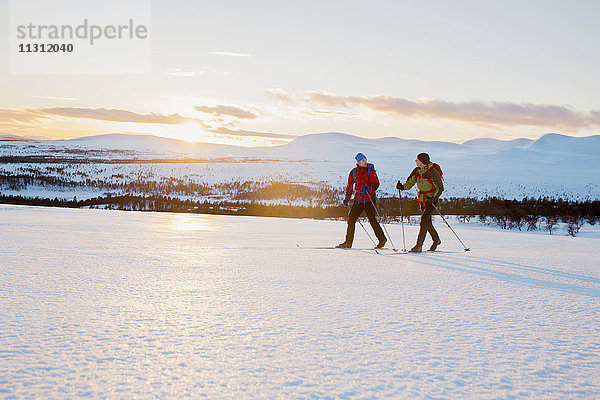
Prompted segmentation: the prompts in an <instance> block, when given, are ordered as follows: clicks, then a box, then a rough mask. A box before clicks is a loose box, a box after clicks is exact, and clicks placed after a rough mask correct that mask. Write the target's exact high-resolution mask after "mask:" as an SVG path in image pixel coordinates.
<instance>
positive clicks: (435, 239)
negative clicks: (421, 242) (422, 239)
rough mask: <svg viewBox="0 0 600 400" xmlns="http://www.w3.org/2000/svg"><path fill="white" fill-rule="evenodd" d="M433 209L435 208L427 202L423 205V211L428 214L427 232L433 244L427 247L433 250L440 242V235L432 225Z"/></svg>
mask: <svg viewBox="0 0 600 400" xmlns="http://www.w3.org/2000/svg"><path fill="white" fill-rule="evenodd" d="M434 211H435V208H433V205H431V204H428V205H427V207H425V212H424V213H427V214H428V218H427V220H428V225H427V232H429V234H430V235H431V239H432V240H433V244H432V245H431V247H430V248H429V250H431V251H434V250H435V249H437V247H438V245H439V244H440V243H441V241H440V235H439V234H438V233H437V231H436V230H435V227H434V226H433V220H432V218H431V216H432V214H433V212H434Z"/></svg>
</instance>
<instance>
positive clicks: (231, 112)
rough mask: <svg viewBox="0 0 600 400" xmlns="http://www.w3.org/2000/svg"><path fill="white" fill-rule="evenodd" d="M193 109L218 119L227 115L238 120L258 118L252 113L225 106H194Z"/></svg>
mask: <svg viewBox="0 0 600 400" xmlns="http://www.w3.org/2000/svg"><path fill="white" fill-rule="evenodd" d="M194 109H195V110H196V111H200V112H203V113H206V114H213V115H216V116H217V117H220V116H223V115H228V116H231V117H235V118H240V119H256V118H258V115H256V114H254V113H253V112H251V111H248V110H244V109H242V108H239V107H234V106H225V105H218V106H215V107H209V106H195V107H194Z"/></svg>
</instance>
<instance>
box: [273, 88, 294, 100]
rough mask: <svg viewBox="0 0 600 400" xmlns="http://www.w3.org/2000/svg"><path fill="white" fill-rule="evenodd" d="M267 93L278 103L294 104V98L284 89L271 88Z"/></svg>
mask: <svg viewBox="0 0 600 400" xmlns="http://www.w3.org/2000/svg"><path fill="white" fill-rule="evenodd" d="M267 93H268V94H269V95H270V96H271V97H273V98H274V99H275V100H277V101H281V102H282V103H293V102H294V97H293V96H292V95H291V94H289V93H288V92H286V91H285V90H283V89H279V88H271V89H267Z"/></svg>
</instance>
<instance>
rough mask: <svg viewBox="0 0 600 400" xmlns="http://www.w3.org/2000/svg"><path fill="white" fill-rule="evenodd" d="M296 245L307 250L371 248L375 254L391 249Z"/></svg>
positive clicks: (360, 249) (365, 249)
mask: <svg viewBox="0 0 600 400" xmlns="http://www.w3.org/2000/svg"><path fill="white" fill-rule="evenodd" d="M296 246H297V247H298V248H299V249H307V250H355V251H371V250H374V251H375V252H376V253H377V254H380V253H379V250H391V249H376V248H375V247H364V248H359V247H350V248H345V247H337V246H300V245H299V244H296Z"/></svg>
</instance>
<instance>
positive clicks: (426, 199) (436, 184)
mask: <svg viewBox="0 0 600 400" xmlns="http://www.w3.org/2000/svg"><path fill="white" fill-rule="evenodd" d="M415 163H416V164H417V167H416V168H415V169H414V170H413V171H412V172H411V173H410V175H409V177H408V179H407V180H406V182H405V183H402V182H400V181H398V183H397V184H396V188H397V189H398V190H408V189H410V188H411V187H413V186H414V185H415V184H416V185H417V188H418V189H419V192H418V194H417V199H418V201H419V207H420V208H421V228H420V230H419V235H418V237H417V244H416V245H415V246H414V247H413V248H412V249H410V252H412V253H420V252H421V251H423V242H424V241H425V236H426V235H427V232H429V234H430V235H431V239H433V244H432V245H431V247H430V248H429V251H435V249H437V247H438V246H439V245H440V244H441V243H442V241H441V240H440V236H439V235H438V233H437V231H436V230H435V228H434V227H433V222H432V220H431V215H432V214H433V211H434V210H435V206H436V205H437V201H438V198H439V197H440V195H441V194H442V192H443V191H444V184H443V182H442V181H443V177H442V176H443V172H442V169H441V168H440V166H439V165H438V164H436V163H433V162H431V161H430V159H429V154H427V153H420V154H419V155H417V159H416V160H415Z"/></svg>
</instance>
